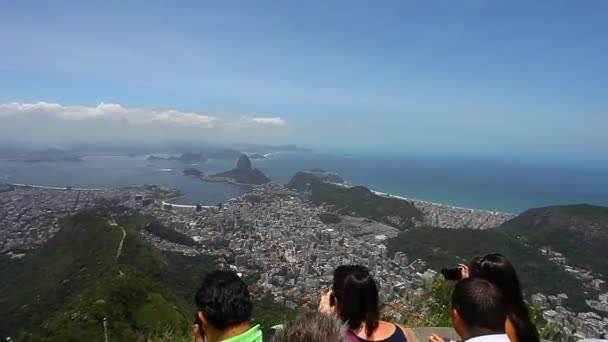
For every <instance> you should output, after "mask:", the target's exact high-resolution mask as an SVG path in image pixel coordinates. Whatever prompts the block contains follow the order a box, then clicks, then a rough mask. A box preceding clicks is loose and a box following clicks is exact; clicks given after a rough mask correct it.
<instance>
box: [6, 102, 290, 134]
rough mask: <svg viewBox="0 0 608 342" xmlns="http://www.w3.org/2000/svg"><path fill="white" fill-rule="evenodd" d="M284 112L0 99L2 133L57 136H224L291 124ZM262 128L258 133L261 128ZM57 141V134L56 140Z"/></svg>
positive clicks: (253, 132)
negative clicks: (227, 114)
mask: <svg viewBox="0 0 608 342" xmlns="http://www.w3.org/2000/svg"><path fill="white" fill-rule="evenodd" d="M286 125H287V124H286V122H285V121H284V120H283V119H282V118H280V117H251V116H242V117H240V118H239V119H237V120H232V121H231V120H227V119H224V118H221V117H218V116H214V115H208V114H202V113H195V112H183V111H179V110H164V111H162V110H154V109H148V108H130V107H124V106H122V105H120V104H116V103H103V102H102V103H100V104H98V105H96V106H65V105H61V104H58V103H48V102H37V103H17V102H13V103H4V104H0V134H3V135H4V136H5V137H9V138H10V137H12V136H21V137H32V138H33V137H36V138H40V137H41V136H42V137H53V138H60V137H61V138H64V139H66V140H69V139H72V140H74V139H75V140H82V139H86V138H87V137H89V136H90V137H100V136H107V137H112V138H116V139H120V138H121V137H122V138H129V137H131V138H134V137H136V138H150V139H155V138H157V137H161V138H162V137H177V138H190V137H193V138H195V137H200V136H201V135H204V136H205V137H223V138H230V137H229V135H230V134H235V131H241V132H244V133H243V134H241V135H240V136H239V137H243V136H244V134H249V135H255V134H262V133H268V132H267V130H269V129H270V130H272V131H276V128H281V127H284V126H286ZM256 132H257V133H256ZM54 140H57V139H54Z"/></svg>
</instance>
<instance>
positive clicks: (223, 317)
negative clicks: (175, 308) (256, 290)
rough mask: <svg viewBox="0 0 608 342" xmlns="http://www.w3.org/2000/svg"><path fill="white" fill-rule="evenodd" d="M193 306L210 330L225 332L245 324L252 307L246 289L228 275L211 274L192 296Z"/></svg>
mask: <svg viewBox="0 0 608 342" xmlns="http://www.w3.org/2000/svg"><path fill="white" fill-rule="evenodd" d="M196 305H197V306H198V310H199V311H202V312H203V314H204V315H205V318H206V319H207V321H208V322H209V324H211V325H212V326H213V327H214V328H216V329H218V330H221V331H223V330H226V329H227V328H230V327H233V326H236V325H239V324H241V323H244V322H247V321H249V319H250V318H251V311H252V309H253V305H252V303H251V298H250V297H249V290H248V289H247V285H246V284H245V282H243V280H241V278H240V277H239V276H238V275H237V274H236V273H234V272H231V271H215V272H211V273H210V274H209V275H207V277H205V280H203V283H202V285H201V288H200V289H199V290H198V292H197V293H196Z"/></svg>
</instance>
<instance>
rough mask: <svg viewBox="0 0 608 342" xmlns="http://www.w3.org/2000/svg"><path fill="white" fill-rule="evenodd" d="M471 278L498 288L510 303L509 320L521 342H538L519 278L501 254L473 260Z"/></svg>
mask: <svg viewBox="0 0 608 342" xmlns="http://www.w3.org/2000/svg"><path fill="white" fill-rule="evenodd" d="M471 276H473V277H481V278H483V279H486V280H488V281H489V282H491V283H492V284H494V285H496V286H498V288H499V289H500V291H501V292H502V293H503V295H504V296H505V298H506V300H507V303H508V311H509V319H510V320H511V322H512V323H513V326H514V327H515V333H516V334H517V338H518V340H519V341H530V342H538V341H540V338H539V336H538V330H537V329H536V326H535V325H534V323H532V321H531V320H530V312H529V310H528V306H527V305H526V302H525V301H524V295H523V291H522V289H521V284H520V282H519V277H518V276H517V272H516V271H515V268H514V267H513V265H512V264H511V263H510V262H509V260H508V259H507V258H505V257H504V256H502V255H500V254H488V255H486V256H484V257H482V258H475V259H473V263H472V265H471Z"/></svg>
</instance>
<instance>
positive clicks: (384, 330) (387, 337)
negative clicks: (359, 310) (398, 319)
mask: <svg viewBox="0 0 608 342" xmlns="http://www.w3.org/2000/svg"><path fill="white" fill-rule="evenodd" d="M349 333H350V334H352V335H353V336H354V337H355V338H357V340H359V341H363V342H366V341H374V342H403V341H408V338H407V336H408V335H409V332H407V331H406V330H405V329H404V328H403V327H401V326H399V325H397V324H393V323H389V322H385V321H378V326H377V327H376V330H374V331H373V332H372V334H371V335H367V333H366V332H365V325H364V324H363V325H362V327H361V328H360V329H357V330H352V329H351V330H350V331H349ZM409 340H411V338H410V339H409Z"/></svg>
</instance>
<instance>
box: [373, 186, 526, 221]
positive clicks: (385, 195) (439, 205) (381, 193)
mask: <svg viewBox="0 0 608 342" xmlns="http://www.w3.org/2000/svg"><path fill="white" fill-rule="evenodd" d="M370 191H371V192H373V193H374V194H376V195H378V196H382V197H386V198H396V199H400V200H404V201H408V202H413V203H415V202H418V203H422V204H427V205H433V206H438V207H443V208H448V209H455V210H469V211H473V212H475V211H477V212H484V213H491V214H494V215H499V214H503V215H513V216H517V214H516V213H511V212H506V211H496V210H486V209H475V208H465V207H459V206H455V205H451V204H446V203H438V202H430V201H425V200H422V199H418V198H408V197H403V196H399V195H393V194H389V193H386V192H381V191H376V190H372V189H370Z"/></svg>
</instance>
